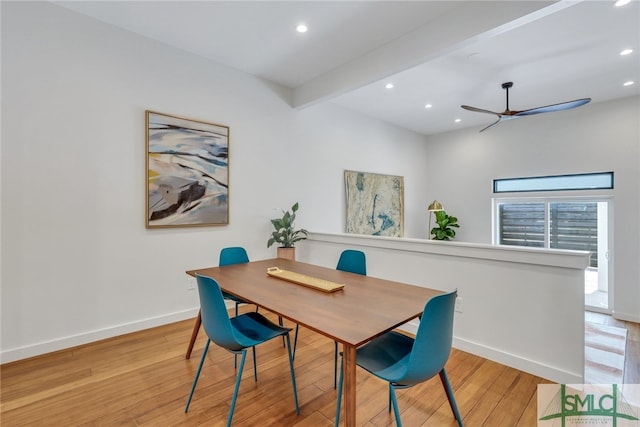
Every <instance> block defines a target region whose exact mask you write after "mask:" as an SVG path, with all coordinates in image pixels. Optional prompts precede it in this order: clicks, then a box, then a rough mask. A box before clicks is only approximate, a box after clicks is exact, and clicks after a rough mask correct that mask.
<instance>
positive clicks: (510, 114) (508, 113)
mask: <svg viewBox="0 0 640 427" xmlns="http://www.w3.org/2000/svg"><path fill="white" fill-rule="evenodd" d="M511 87H513V82H506V83H502V89H504V90H506V91H507V109H506V110H504V112H502V113H496V112H495V111H489V110H484V109H482V108H476V107H470V106H468V105H461V107H462V108H464V109H465V110H469V111H475V112H478V113H487V114H493V115H496V116H498V120H496V121H495V122H493V123H491V124H490V125H489V126H487V127H485V128H484V129H481V130H480V132H482V131H485V130H487V129H489V128H490V127H492V126H495V125H497V124H498V123H500V122H501V121H504V120H510V119H515V118H517V117H523V116H531V115H533V114H540V113H550V112H552V111H560V110H568V109H570V108H576V107H579V106H581V105H584V104H586V103H588V102H590V101H591V98H582V99H576V100H575V101H568V102H561V103H559V104H553V105H546V106H544V107H537V108H530V109H528V110H522V111H516V110H509V89H510V88H511Z"/></svg>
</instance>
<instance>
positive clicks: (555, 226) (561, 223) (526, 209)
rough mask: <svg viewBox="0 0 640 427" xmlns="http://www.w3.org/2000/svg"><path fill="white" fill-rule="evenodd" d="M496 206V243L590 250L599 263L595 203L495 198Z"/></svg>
mask: <svg viewBox="0 0 640 427" xmlns="http://www.w3.org/2000/svg"><path fill="white" fill-rule="evenodd" d="M496 208H497V209H496V212H497V218H496V219H497V227H496V234H497V235H496V240H497V242H498V244H500V245H512V246H529V247H539V248H553V249H570V250H582V251H590V252H591V260H590V266H591V267H597V266H598V202H596V201H569V200H568V201H551V200H541V201H523V200H519V201H518V200H516V201H512V202H510V201H499V200H498V201H496Z"/></svg>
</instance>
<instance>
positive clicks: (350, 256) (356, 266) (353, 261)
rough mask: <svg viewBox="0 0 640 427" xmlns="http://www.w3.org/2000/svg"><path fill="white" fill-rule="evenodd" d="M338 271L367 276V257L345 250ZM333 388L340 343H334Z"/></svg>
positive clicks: (362, 253)
mask: <svg viewBox="0 0 640 427" xmlns="http://www.w3.org/2000/svg"><path fill="white" fill-rule="evenodd" d="M336 270H340V271H348V272H349V273H355V274H360V275H362V276H366V275H367V257H366V255H365V254H364V252H362V251H357V250H355V249H345V250H344V251H342V253H341V254H340V258H339V259H338V265H337V266H336ZM333 345H334V351H333V388H336V383H337V379H338V341H334V342H333Z"/></svg>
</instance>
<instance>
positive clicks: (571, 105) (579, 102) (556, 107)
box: [514, 98, 591, 117]
mask: <svg viewBox="0 0 640 427" xmlns="http://www.w3.org/2000/svg"><path fill="white" fill-rule="evenodd" d="M590 101H591V98H582V99H576V100H575V101H568V102H561V103H559V104H553V105H547V106H544V107H537V108H531V109H529V110H523V111H518V112H517V113H516V114H514V116H518V117H520V116H531V115H533V114H540V113H551V112H553V111H561V110H569V109H571V108H576V107H579V106H581V105H584V104H586V103H588V102H590Z"/></svg>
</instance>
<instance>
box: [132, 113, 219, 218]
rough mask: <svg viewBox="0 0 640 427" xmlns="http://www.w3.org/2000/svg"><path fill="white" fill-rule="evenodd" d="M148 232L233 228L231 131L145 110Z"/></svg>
mask: <svg viewBox="0 0 640 427" xmlns="http://www.w3.org/2000/svg"><path fill="white" fill-rule="evenodd" d="M145 115H146V153H147V154H146V171H147V173H146V190H147V199H146V227H147V228H161V227H188V226H211V225H225V224H228V223H229V162H228V159H229V156H228V153H229V127H227V126H224V125H218V124H215V123H208V122H203V121H199V120H193V119H187V118H184V117H179V116H172V115H167V114H162V113H157V112H154V111H149V110H147V111H146V112H145Z"/></svg>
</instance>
